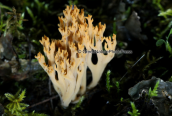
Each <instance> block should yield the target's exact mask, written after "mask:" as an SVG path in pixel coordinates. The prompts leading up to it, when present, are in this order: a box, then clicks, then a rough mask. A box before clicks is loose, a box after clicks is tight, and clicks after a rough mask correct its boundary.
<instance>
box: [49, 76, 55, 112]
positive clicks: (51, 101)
mask: <svg viewBox="0 0 172 116" xmlns="http://www.w3.org/2000/svg"><path fill="white" fill-rule="evenodd" d="M48 88H49V95H50V96H51V80H50V78H49V81H48ZM50 103H51V108H52V109H54V108H53V100H52V99H51V100H50Z"/></svg>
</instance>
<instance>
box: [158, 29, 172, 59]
mask: <svg viewBox="0 0 172 116" xmlns="http://www.w3.org/2000/svg"><path fill="white" fill-rule="evenodd" d="M171 34H172V28H171V30H170V33H169V34H168V37H166V41H165V40H163V39H159V40H158V41H157V42H156V46H161V45H162V44H163V43H164V44H165V47H166V50H167V51H168V52H169V53H170V57H171V55H172V49H171V45H170V43H169V42H168V39H169V37H170V35H171Z"/></svg>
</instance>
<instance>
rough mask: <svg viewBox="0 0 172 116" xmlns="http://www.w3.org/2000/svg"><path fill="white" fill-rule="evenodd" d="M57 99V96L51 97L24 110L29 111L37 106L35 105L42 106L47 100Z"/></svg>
mask: <svg viewBox="0 0 172 116" xmlns="http://www.w3.org/2000/svg"><path fill="white" fill-rule="evenodd" d="M57 97H58V95H56V96H53V97H51V98H48V99H46V100H44V101H42V102H39V103H36V104H34V105H31V106H29V107H27V108H26V109H29V108H32V107H35V106H37V105H40V104H43V103H45V102H47V101H49V100H51V99H55V98H57Z"/></svg>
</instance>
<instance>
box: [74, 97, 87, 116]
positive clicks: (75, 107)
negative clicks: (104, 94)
mask: <svg viewBox="0 0 172 116" xmlns="http://www.w3.org/2000/svg"><path fill="white" fill-rule="evenodd" d="M84 98H85V97H84V96H82V97H81V98H80V99H79V102H78V103H77V104H76V105H75V106H74V107H73V108H72V115H73V116H75V113H76V109H77V108H79V107H80V106H81V104H82V102H83V101H84Z"/></svg>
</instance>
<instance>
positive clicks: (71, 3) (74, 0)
mask: <svg viewBox="0 0 172 116" xmlns="http://www.w3.org/2000/svg"><path fill="white" fill-rule="evenodd" d="M68 3H69V5H77V4H78V0H69V1H68Z"/></svg>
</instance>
